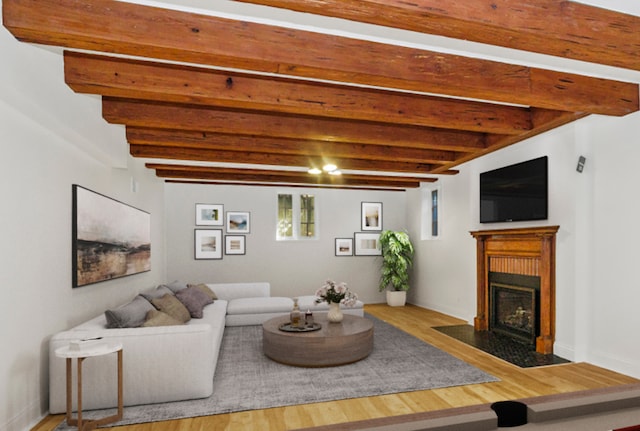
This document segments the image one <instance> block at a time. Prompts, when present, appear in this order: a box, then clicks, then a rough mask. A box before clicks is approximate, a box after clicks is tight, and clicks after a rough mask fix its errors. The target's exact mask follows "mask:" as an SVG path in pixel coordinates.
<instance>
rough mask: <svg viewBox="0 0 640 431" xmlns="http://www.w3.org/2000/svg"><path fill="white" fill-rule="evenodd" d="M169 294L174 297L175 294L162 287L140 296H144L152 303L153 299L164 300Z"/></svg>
mask: <svg viewBox="0 0 640 431" xmlns="http://www.w3.org/2000/svg"><path fill="white" fill-rule="evenodd" d="M167 293H170V294H172V295H173V292H172V291H171V290H170V289H169V288H168V287H167V286H163V285H160V286H158V287H156V288H154V289H149V290H146V291H144V292H141V293H140V295H142V296H143V297H144V299H146V300H147V301H149V302H151V300H152V299H156V298H162V297H163V296H164V295H166V294H167Z"/></svg>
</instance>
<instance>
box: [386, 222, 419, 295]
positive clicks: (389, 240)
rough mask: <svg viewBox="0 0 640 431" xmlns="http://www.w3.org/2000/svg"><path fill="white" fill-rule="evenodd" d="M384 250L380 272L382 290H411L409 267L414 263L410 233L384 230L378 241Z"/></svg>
mask: <svg viewBox="0 0 640 431" xmlns="http://www.w3.org/2000/svg"><path fill="white" fill-rule="evenodd" d="M378 244H379V247H380V250H381V251H382V271H381V274H380V286H379V289H380V292H382V291H383V290H385V289H387V288H389V289H391V290H402V291H407V290H409V287H410V286H409V269H410V268H411V266H412V265H413V251H414V250H413V244H412V243H411V239H410V238H409V234H408V233H407V232H404V231H392V230H384V231H382V232H381V233H380V240H379V242H378Z"/></svg>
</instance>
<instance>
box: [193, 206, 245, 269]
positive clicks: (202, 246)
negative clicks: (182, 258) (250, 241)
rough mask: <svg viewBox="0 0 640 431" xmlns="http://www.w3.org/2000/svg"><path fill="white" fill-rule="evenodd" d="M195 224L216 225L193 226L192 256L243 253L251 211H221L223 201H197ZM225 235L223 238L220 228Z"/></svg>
mask: <svg viewBox="0 0 640 431" xmlns="http://www.w3.org/2000/svg"><path fill="white" fill-rule="evenodd" d="M195 216H196V217H195V223H196V226H220V227H221V228H220V229H209V228H196V229H195V230H194V242H193V244H194V258H195V259H196V260H216V259H222V256H223V253H224V254H225V255H244V254H246V252H247V248H246V247H247V240H246V236H245V235H242V234H247V233H249V232H251V213H250V212H248V211H227V212H225V211H224V205H223V204H204V203H197V204H196V209H195ZM222 228H224V229H225V230H226V233H227V235H225V236H224V240H223V229H222Z"/></svg>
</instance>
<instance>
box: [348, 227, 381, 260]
mask: <svg viewBox="0 0 640 431" xmlns="http://www.w3.org/2000/svg"><path fill="white" fill-rule="evenodd" d="M354 237H355V255H356V256H381V255H382V250H380V249H379V248H378V242H379V240H380V234H379V233H367V232H356V233H355V235H354Z"/></svg>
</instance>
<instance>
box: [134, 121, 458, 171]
mask: <svg viewBox="0 0 640 431" xmlns="http://www.w3.org/2000/svg"><path fill="white" fill-rule="evenodd" d="M126 134H127V141H129V143H130V144H133V145H154V146H166V147H182V148H195V149H208V150H226V151H251V152H254V153H274V154H293V155H302V156H316V157H323V156H326V157H328V156H329V155H331V156H332V157H337V158H347V159H348V158H358V159H363V160H389V159H393V160H395V161H399V162H419V163H433V164H443V163H451V162H453V161H455V160H456V158H457V157H459V153H454V152H451V151H441V150H424V149H418V148H405V147H391V146H389V145H371V144H354V143H342V142H323V141H302V140H299V139H285V138H271V137H261V136H250V135H229V134H222V133H208V132H193V131H183V130H164V129H143V128H138V127H127V129H126Z"/></svg>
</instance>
